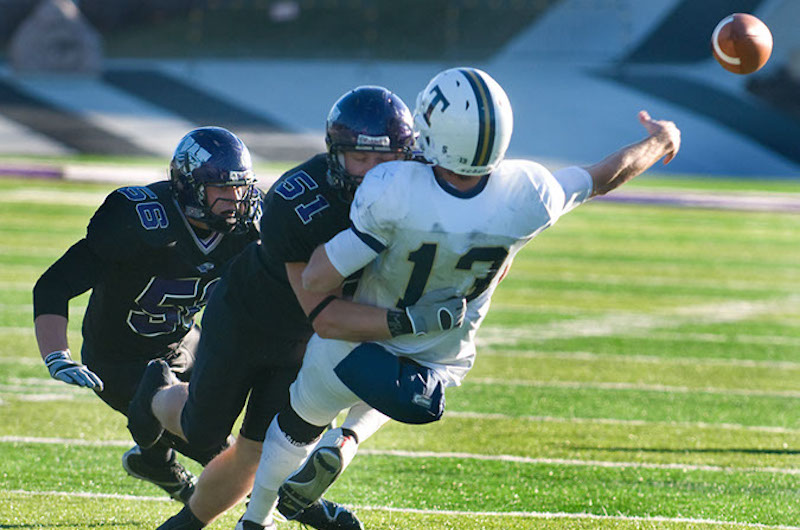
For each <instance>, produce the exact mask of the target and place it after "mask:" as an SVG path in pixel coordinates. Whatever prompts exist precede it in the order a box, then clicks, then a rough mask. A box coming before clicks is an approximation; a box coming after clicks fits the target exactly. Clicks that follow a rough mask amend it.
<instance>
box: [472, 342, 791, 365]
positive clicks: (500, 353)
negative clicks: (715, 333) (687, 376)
mask: <svg viewBox="0 0 800 530" xmlns="http://www.w3.org/2000/svg"><path fill="white" fill-rule="evenodd" d="M798 344H800V339H798ZM478 355H480V356H481V357H507V358H509V359H515V358H520V359H560V360H564V361H608V362H623V363H624V362H632V363H642V364H654V365H669V364H677V365H687V366H704V365H705V366H733V367H740V368H775V369H780V370H800V362H792V361H758V360H753V359H719V358H703V357H658V356H655V355H614V354H603V353H591V352H585V351H552V352H548V351H520V352H516V351H504V350H484V351H481V352H480V353H479V354H478Z"/></svg>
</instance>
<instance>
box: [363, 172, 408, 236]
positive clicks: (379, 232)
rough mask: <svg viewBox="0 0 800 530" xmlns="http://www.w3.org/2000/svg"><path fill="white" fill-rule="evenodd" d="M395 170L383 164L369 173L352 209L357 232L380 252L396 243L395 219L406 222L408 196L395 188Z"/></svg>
mask: <svg viewBox="0 0 800 530" xmlns="http://www.w3.org/2000/svg"><path fill="white" fill-rule="evenodd" d="M394 167H396V166H395V165H393V164H391V163H387V164H380V165H378V166H376V167H375V168H373V169H371V170H370V171H369V172H367V174H366V176H365V177H364V180H363V182H362V183H361V185H360V186H359V187H358V189H357V190H356V194H355V198H354V199H353V204H352V206H351V207H350V221H351V222H352V225H353V226H352V229H353V231H354V232H355V233H356V234H357V235H358V236H359V238H360V239H362V240H363V241H364V242H365V243H366V244H367V245H369V246H370V247H372V248H374V249H375V250H376V251H377V252H381V251H382V250H383V249H384V248H385V247H386V246H387V245H388V243H389V241H391V240H392V238H393V235H394V229H395V219H402V218H403V216H404V215H405V208H406V207H407V203H406V200H405V197H404V196H403V195H401V194H400V190H399V189H396V187H393V186H392V182H394V181H395V180H396V179H395V178H394V173H392V172H391V169H392V168H394Z"/></svg>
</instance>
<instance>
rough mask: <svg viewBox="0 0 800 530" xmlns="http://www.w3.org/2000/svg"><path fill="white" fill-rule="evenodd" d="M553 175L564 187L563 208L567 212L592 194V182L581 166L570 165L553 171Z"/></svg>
mask: <svg viewBox="0 0 800 530" xmlns="http://www.w3.org/2000/svg"><path fill="white" fill-rule="evenodd" d="M553 176H554V177H555V179H556V180H557V181H558V183H559V184H560V185H561V187H562V188H563V189H564V209H563V210H562V212H561V213H562V214H563V213H567V212H569V211H570V210H572V209H573V208H575V207H576V206H578V205H580V204H583V203H584V202H586V201H587V200H589V198H590V197H591V196H592V189H593V187H594V182H593V181H592V176H591V175H590V174H589V172H588V171H586V170H585V169H583V168H581V167H577V166H570V167H565V168H563V169H559V170H558V171H556V172H554V173H553Z"/></svg>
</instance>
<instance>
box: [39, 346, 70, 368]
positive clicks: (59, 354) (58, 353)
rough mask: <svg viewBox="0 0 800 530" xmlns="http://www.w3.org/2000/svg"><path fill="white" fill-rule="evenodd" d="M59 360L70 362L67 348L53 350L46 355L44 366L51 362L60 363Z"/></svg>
mask: <svg viewBox="0 0 800 530" xmlns="http://www.w3.org/2000/svg"><path fill="white" fill-rule="evenodd" d="M61 360H69V361H71V360H72V352H70V351H69V348H64V349H63V350H53V351H51V352H50V353H48V354H47V355H45V356H44V364H46V365H48V366H49V365H50V364H51V363H52V362H53V361H61Z"/></svg>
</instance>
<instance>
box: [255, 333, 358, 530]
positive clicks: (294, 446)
mask: <svg viewBox="0 0 800 530" xmlns="http://www.w3.org/2000/svg"><path fill="white" fill-rule="evenodd" d="M352 347H353V345H352V344H351V343H344V342H340V341H323V340H321V339H319V338H318V337H316V336H314V337H313V338H312V339H311V341H310V342H309V346H308V349H307V350H306V356H305V359H304V361H303V367H302V369H301V370H300V373H299V374H298V376H297V380H296V381H295V382H294V383H293V384H292V386H291V388H290V406H289V407H287V408H286V409H284V410H283V411H281V412H280V413H279V414H278V416H277V417H276V418H275V419H274V420H273V421H272V422H271V423H270V426H269V428H268V429H267V435H266V439H265V440H264V447H263V449H262V453H261V461H260V463H259V466H258V471H257V472H256V479H255V484H254V486H253V495H252V498H251V499H250V503H249V505H248V508H247V512H246V513H245V515H244V516H243V520H247V521H251V522H254V523H256V524H260V525H266V524H269V523H270V522H271V521H272V514H273V510H274V508H275V506H276V504H277V500H278V488H279V487H280V485H281V484H282V483H283V481H284V480H285V479H286V478H287V477H288V476H289V475H290V474H291V473H292V472H293V471H295V469H297V467H299V466H300V464H301V463H302V462H303V460H305V459H306V458H307V457H308V455H309V454H310V453H311V451H312V450H313V448H314V444H315V442H316V441H317V439H318V438H319V435H320V434H321V433H322V432H323V431H324V429H325V426H327V425H328V424H329V423H330V422H331V421H332V420H333V419H334V418H335V417H336V416H337V414H338V413H339V412H340V411H341V410H344V409H347V408H349V407H351V406H352V405H353V404H355V403H356V402H358V398H357V397H356V396H355V395H354V394H353V393H352V392H350V390H348V389H347V387H345V386H344V385H343V384H342V383H341V382H340V381H338V380H337V379H336V377H335V376H334V375H333V367H334V366H335V365H336V363H337V362H338V360H340V359H341V358H343V357H344V356H345V355H347V352H348V351H350V349H352ZM356 523H357V520H356ZM359 527H360V526H352V527H351V528H359Z"/></svg>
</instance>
